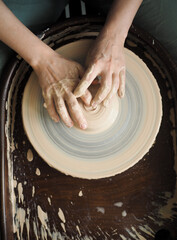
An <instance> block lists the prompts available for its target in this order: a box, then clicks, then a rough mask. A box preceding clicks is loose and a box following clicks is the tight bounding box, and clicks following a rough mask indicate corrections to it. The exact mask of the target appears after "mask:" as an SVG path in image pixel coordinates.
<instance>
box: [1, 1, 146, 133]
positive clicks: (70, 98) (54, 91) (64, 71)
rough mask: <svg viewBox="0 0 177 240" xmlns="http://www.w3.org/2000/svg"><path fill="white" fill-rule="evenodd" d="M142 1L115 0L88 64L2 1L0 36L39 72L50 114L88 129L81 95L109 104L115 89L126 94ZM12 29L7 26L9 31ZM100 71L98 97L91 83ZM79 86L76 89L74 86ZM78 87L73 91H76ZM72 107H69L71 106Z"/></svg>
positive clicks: (93, 102) (93, 103) (87, 101)
mask: <svg viewBox="0 0 177 240" xmlns="http://www.w3.org/2000/svg"><path fill="white" fill-rule="evenodd" d="M140 4H141V0H116V1H115V2H114V4H113V7H112V8H111V10H110V13H109V15H108V18H107V21H106V23H105V25H104V27H103V29H102V31H101V33H100V34H99V36H98V38H97V39H96V41H95V43H94V46H93V48H92V49H91V50H90V51H89V55H88V57H87V68H86V70H85V71H84V69H83V67H82V66H81V65H80V64H79V63H77V62H74V61H71V60H69V59H66V58H64V57H62V56H61V55H59V54H58V53H56V52H55V51H53V50H52V49H51V48H50V47H49V46H47V45H46V44H45V43H43V42H42V41H41V40H40V39H38V38H37V37H36V36H35V35H34V34H33V33H32V32H31V31H30V30H29V29H28V28H26V27H25V26H24V25H23V24H22V23H21V22H20V21H19V20H18V19H17V18H16V17H15V16H14V15H13V13H12V12H11V11H10V10H9V9H8V8H7V7H6V5H5V4H4V3H3V2H2V1H1V0H0V40H1V41H2V42H4V43H5V44H6V45H8V46H9V47H10V48H12V49H13V50H14V51H16V52H17V53H18V54H19V55H20V56H21V57H22V58H23V59H24V60H25V61H26V62H27V63H29V65H31V66H32V68H33V70H34V71H35V73H36V75H37V77H38V80H39V84H40V86H41V88H42V93H43V97H44V101H45V107H46V108H47V111H48V113H49V115H50V117H51V118H52V119H53V120H54V121H55V122H58V121H59V120H60V119H62V120H63V122H64V123H65V124H66V126H68V127H72V126H73V125H74V124H77V125H78V126H79V127H80V128H81V129H86V128H87V121H86V119H85V117H84V115H83V113H82V111H81V109H80V107H79V104H78V101H77V98H78V97H81V98H82V100H83V102H84V103H85V104H86V105H87V106H88V105H90V104H91V106H92V107H96V106H97V105H98V104H100V103H101V102H103V104H104V105H105V106H106V105H108V104H109V101H111V99H112V97H113V95H114V94H116V93H117V92H118V95H119V97H123V96H124V94H125V58H124V52H123V46H124V42H125V38H126V36H127V33H128V30H129V28H130V25H131V23H132V21H133V18H134V16H135V14H136V12H137V10H138V8H139V6H140ZM7 29H8V31H7ZM97 76H101V84H100V88H99V89H98V92H97V94H96V96H95V97H94V99H92V96H91V94H90V92H89V91H88V87H89V86H90V84H91V83H92V82H93V80H94V79H95V78H96V77H97ZM78 83H79V84H78ZM74 89H75V91H74ZM73 91H74V93H73ZM68 109H69V110H68Z"/></svg>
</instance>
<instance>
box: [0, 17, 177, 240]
mask: <svg viewBox="0 0 177 240" xmlns="http://www.w3.org/2000/svg"><path fill="white" fill-rule="evenodd" d="M102 24H103V23H102V20H98V19H94V18H92V19H88V18H82V19H76V20H72V21H67V22H64V23H63V24H61V23H60V25H57V26H54V27H52V28H51V29H48V30H47V31H46V32H45V34H44V36H43V39H44V38H45V39H46V41H47V42H48V44H49V45H51V44H52V46H53V47H54V48H57V47H59V46H60V45H64V44H66V43H68V42H72V41H73V40H74V39H75V38H76V34H78V33H83V34H81V35H80V39H83V38H88V37H86V36H85V33H87V32H94V31H99V30H100V28H101V26H102ZM56 33H57V35H56ZM49 36H53V37H52V38H50V39H49ZM68 36H69V39H68V38H67V40H66V37H68ZM89 38H94V37H92V36H90V37H89ZM58 39H60V40H62V41H61V42H60V43H57V42H56V40H58ZM78 39H79V38H78ZM126 47H128V48H129V49H131V50H132V51H133V52H135V53H136V54H137V55H139V56H140V57H141V58H142V59H143V60H144V61H145V62H146V64H147V65H148V67H149V68H150V70H151V71H152V73H153V74H154V76H155V78H156V79H157V82H158V85H159V88H160V91H161V95H162V102H163V118H162V123H161V127H160V131H159V133H158V135H157V138H156V141H155V143H154V145H153V147H152V148H151V149H150V151H149V152H148V153H147V154H146V155H145V156H144V157H143V159H142V160H140V162H139V163H138V164H136V165H135V166H133V167H132V168H130V169H128V170H127V171H125V172H123V173H121V174H118V175H116V176H114V177H110V178H105V179H99V180H85V179H78V178H73V177H71V176H66V175H65V174H63V173H60V172H58V171H56V170H55V169H53V168H51V167H50V166H48V165H47V164H46V163H45V162H44V161H43V160H42V159H41V158H40V157H39V155H38V154H37V152H36V151H35V150H34V148H33V147H32V145H31V144H30V142H29V140H28V138H27V136H26V135H25V132H24V129H23V123H22V118H21V100H22V94H23V89H24V87H25V84H26V81H27V79H28V76H29V74H30V72H31V69H30V68H29V66H28V65H27V64H25V63H24V62H23V61H22V60H14V62H13V63H12V65H11V66H10V67H9V69H8V70H7V72H6V75H4V87H3V88H2V89H1V97H2V101H1V109H0V110H1V159H2V162H1V187H2V194H1V201H2V206H1V231H2V236H3V239H5V240H6V239H8V240H12V239H96V240H97V239H98V240H103V239H109V240H111V239H123V237H124V238H125V239H138V237H139V239H140V237H144V239H154V238H155V234H156V232H158V231H159V230H161V229H166V230H168V231H170V234H171V235H172V237H173V238H174V239H175V238H177V227H176V226H177V216H176V212H177V199H176V196H177V193H176V191H177V190H176V172H175V171H174V165H175V151H174V139H175V138H176V89H177V86H176V82H175V80H176V76H177V75H176V66H175V65H174V64H173V62H172V61H171V60H170V59H169V57H168V54H167V53H166V52H165V51H164V50H163V49H162V48H161V46H160V45H159V44H158V42H157V41H156V40H154V39H152V38H151V37H150V36H149V35H147V34H146V33H144V32H142V31H140V30H138V29H136V28H135V27H132V28H131V30H130V33H129V36H128V39H127V41H126ZM17 70H18V71H19V70H20V71H21V73H20V71H19V72H18V71H17ZM24 72H25V74H24V75H23V74H22V73H24ZM15 74H16V75H15ZM14 83H15V84H14ZM13 84H14V86H13ZM10 89H11V90H13V91H12V93H11V94H10V95H9V109H10V110H9V111H7V110H6V101H7V98H8V94H9V90H10ZM173 110H174V124H172V122H171V120H170V116H171V113H172V111H173ZM7 119H8V120H9V122H10V124H9V129H8V131H7V132H6V133H7V134H4V132H5V124H6V120H7ZM172 132H173V136H174V137H172ZM7 140H9V143H10V144H11V147H12V144H13V143H15V147H14V148H11V150H10V151H7V150H8V142H7ZM28 149H31V150H32V152H33V156H34V159H33V161H31V162H29V161H28V160H27V151H28ZM8 153H9V154H8ZM176 160H177V159H176ZM8 163H9V166H11V169H10V168H8ZM36 169H39V170H40V175H37V174H36ZM9 180H10V182H11V180H13V182H14V183H15V184H17V185H16V186H14V187H13V191H14V192H11V191H10V192H9V184H8V181H9ZM21 187H22V188H21ZM20 189H22V190H23V192H20ZM80 191H82V193H83V196H79V192H80ZM175 194H176V195H175ZM11 197H14V199H13V203H14V204H13V206H14V213H16V215H15V214H14V213H13V212H12V210H13V208H12V207H13V206H12V205H11V203H10V201H9V199H10V198H11ZM120 203H123V205H122V206H120V205H119V204H120ZM40 209H41V210H42V211H43V213H44V215H43V220H45V221H43V222H41V219H40V218H39V215H38V211H40ZM59 209H62V211H63V213H64V216H65V219H66V222H62V220H61V219H60V218H59V216H58V212H59ZM19 212H21V216H22V215H23V214H25V218H24V220H23V219H19V218H18V217H17V216H18V215H17V213H19ZM12 219H14V223H13V220H12ZM13 225H14V226H16V227H17V229H16V230H15V231H14V233H13ZM63 226H64V227H63ZM164 231H165V230H163V232H162V233H163V236H165V234H166V232H164ZM159 235H160V233H158V234H157V235H156V239H159V238H158V236H159Z"/></svg>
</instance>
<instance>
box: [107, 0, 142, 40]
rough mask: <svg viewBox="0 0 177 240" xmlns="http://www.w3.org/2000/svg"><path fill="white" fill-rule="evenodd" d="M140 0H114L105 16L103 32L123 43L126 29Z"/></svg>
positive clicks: (126, 32)
mask: <svg viewBox="0 0 177 240" xmlns="http://www.w3.org/2000/svg"><path fill="white" fill-rule="evenodd" d="M141 3H142V0H115V1H114V3H113V5H112V7H111V9H110V11H109V14H108V17H107V20H106V23H105V26H104V28H103V32H104V33H105V34H107V35H108V36H110V37H111V36H112V37H113V38H114V39H115V40H119V41H121V40H122V43H124V41H125V38H126V37H127V34H128V30H129V28H130V26H131V24H132V21H133V19H134V17H135V15H136V12H137V10H138V8H139V7H140V5H141Z"/></svg>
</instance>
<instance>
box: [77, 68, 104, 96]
mask: <svg viewBox="0 0 177 240" xmlns="http://www.w3.org/2000/svg"><path fill="white" fill-rule="evenodd" d="M98 70H99V69H98V67H96V66H95V64H93V65H91V66H90V67H89V68H87V70H86V72H85V74H84V76H83V78H82V79H81V81H80V82H79V84H78V86H77V87H76V89H75V91H74V95H75V96H76V97H77V98H78V97H81V96H82V95H83V94H84V93H85V91H86V89H87V88H88V87H89V86H90V84H91V83H92V81H93V80H94V79H95V78H96V76H97V75H98V72H99V71H98Z"/></svg>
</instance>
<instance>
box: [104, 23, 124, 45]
mask: <svg viewBox="0 0 177 240" xmlns="http://www.w3.org/2000/svg"><path fill="white" fill-rule="evenodd" d="M127 34H128V31H125V29H122V28H119V27H115V26H111V25H109V26H108V25H105V26H104V27H103V29H102V31H101V33H100V37H101V38H108V39H109V40H111V41H112V42H114V44H115V45H119V46H120V47H121V46H122V47H123V46H124V43H125V39H126V37H127Z"/></svg>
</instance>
